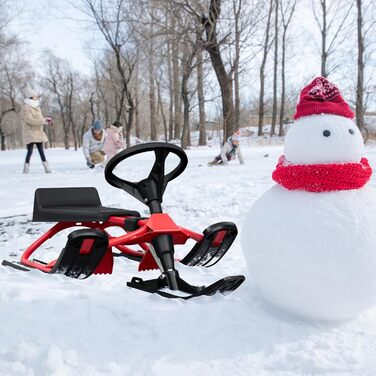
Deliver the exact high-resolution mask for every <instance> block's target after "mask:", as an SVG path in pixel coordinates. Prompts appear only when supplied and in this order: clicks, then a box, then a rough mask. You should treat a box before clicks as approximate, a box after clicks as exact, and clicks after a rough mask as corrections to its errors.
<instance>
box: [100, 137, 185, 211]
mask: <svg viewBox="0 0 376 376" xmlns="http://www.w3.org/2000/svg"><path fill="white" fill-rule="evenodd" d="M148 151H154V154H155V162H154V165H153V167H152V169H151V171H150V173H149V176H148V177H147V178H146V179H143V180H140V181H139V182H130V181H127V180H124V179H120V178H119V177H118V176H116V175H114V173H113V170H114V168H115V167H116V166H117V165H118V164H119V163H120V162H122V161H124V160H125V159H127V158H129V157H131V156H133V155H136V154H141V153H145V152H148ZM170 153H173V154H175V155H177V156H178V157H179V160H180V161H179V164H178V165H177V166H176V167H175V168H174V169H173V170H172V171H171V172H169V173H168V174H167V175H165V162H166V158H167V156H168V154H170ZM187 164H188V158H187V154H185V152H184V150H183V149H182V148H180V147H179V146H176V145H173V144H168V143H166V142H148V143H145V144H140V145H135V146H132V147H130V148H128V149H126V150H123V151H121V152H120V153H118V154H116V155H115V156H114V157H113V158H111V159H110V160H109V161H108V163H107V165H106V168H105V171H104V175H105V178H106V180H107V182H108V183H109V184H111V185H113V186H114V187H117V188H120V189H123V190H125V191H126V192H127V193H129V194H130V195H132V196H133V197H135V198H136V199H137V200H140V201H141V202H143V203H144V204H146V205H149V207H150V204H151V202H153V201H154V202H155V201H157V202H158V204H159V205H160V203H161V202H162V198H163V193H164V191H165V189H166V186H167V183H168V182H169V181H171V180H173V179H175V178H176V177H177V176H179V175H180V174H181V173H182V172H183V171H184V170H185V168H186V167H187ZM158 204H157V206H158ZM153 211H158V209H155V208H154V210H153Z"/></svg>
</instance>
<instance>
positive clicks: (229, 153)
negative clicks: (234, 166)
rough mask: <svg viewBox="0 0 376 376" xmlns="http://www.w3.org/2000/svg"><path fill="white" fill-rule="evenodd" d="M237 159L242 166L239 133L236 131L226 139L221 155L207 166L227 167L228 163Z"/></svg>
mask: <svg viewBox="0 0 376 376" xmlns="http://www.w3.org/2000/svg"><path fill="white" fill-rule="evenodd" d="M236 156H237V157H238V158H239V162H240V164H244V159H243V155H242V153H241V150H240V131H236V132H235V133H234V134H233V135H232V136H231V137H229V138H228V139H227V142H225V144H224V145H223V146H222V148H221V153H220V154H219V155H218V156H216V157H215V158H214V160H213V161H211V162H209V163H208V165H209V166H216V165H220V164H222V165H224V166H226V165H228V161H231V160H232V159H235V158H236Z"/></svg>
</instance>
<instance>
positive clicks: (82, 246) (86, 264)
mask: <svg viewBox="0 0 376 376" xmlns="http://www.w3.org/2000/svg"><path fill="white" fill-rule="evenodd" d="M107 248H108V236H107V234H106V233H105V232H104V231H100V230H94V229H81V230H76V231H73V232H72V233H70V234H69V235H68V240H67V244H66V246H65V248H64V249H63V250H62V251H61V254H60V256H59V258H58V259H57V260H56V263H55V265H54V267H53V268H52V270H51V272H50V273H61V274H65V275H66V276H68V277H71V278H78V279H84V278H87V277H89V276H90V275H91V274H92V273H93V272H94V271H95V269H96V268H97V266H98V265H99V263H100V262H101V260H102V259H103V257H104V255H105V253H106V251H107Z"/></svg>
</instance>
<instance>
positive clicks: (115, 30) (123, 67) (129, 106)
mask: <svg viewBox="0 0 376 376" xmlns="http://www.w3.org/2000/svg"><path fill="white" fill-rule="evenodd" d="M79 3H80V4H81V5H82V7H81V10H82V11H83V12H85V13H86V14H87V15H89V16H90V17H92V19H93V20H94V22H95V24H96V26H97V27H98V29H99V31H100V32H101V33H102V35H103V37H104V39H105V41H106V43H107V45H108V46H109V47H110V49H111V51H112V53H113V55H114V59H115V62H116V69H117V71H118V74H119V76H120V80H121V85H122V86H121V91H120V100H119V106H118V108H117V109H116V119H115V120H117V121H121V119H122V117H123V114H124V112H125V111H126V112H127V114H128V116H127V118H126V142H127V145H128V146H129V145H130V134H131V129H132V127H133V119H134V111H135V104H134V100H133V96H132V90H131V88H130V79H131V77H132V74H133V70H134V67H135V64H136V54H135V52H134V48H133V45H132V43H131V36H132V30H130V26H131V24H130V23H126V17H125V16H126V12H128V11H129V12H131V10H129V9H128V8H127V6H126V5H128V6H129V7H132V5H131V4H127V3H126V1H125V0H107V1H105V0H79Z"/></svg>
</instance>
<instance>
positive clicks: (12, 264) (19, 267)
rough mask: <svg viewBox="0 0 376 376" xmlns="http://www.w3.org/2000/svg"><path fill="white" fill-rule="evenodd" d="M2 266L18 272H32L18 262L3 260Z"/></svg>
mask: <svg viewBox="0 0 376 376" xmlns="http://www.w3.org/2000/svg"><path fill="white" fill-rule="evenodd" d="M1 265H3V266H8V267H10V268H13V269H16V270H21V271H23V272H29V271H30V269H29V268H26V267H25V266H23V265H22V264H20V263H19V262H16V261H8V260H3V261H2V263H1Z"/></svg>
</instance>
